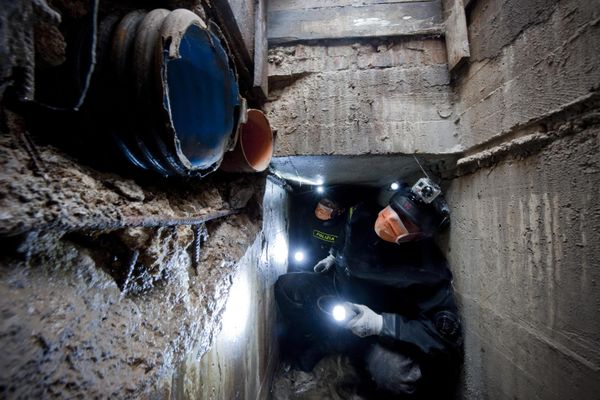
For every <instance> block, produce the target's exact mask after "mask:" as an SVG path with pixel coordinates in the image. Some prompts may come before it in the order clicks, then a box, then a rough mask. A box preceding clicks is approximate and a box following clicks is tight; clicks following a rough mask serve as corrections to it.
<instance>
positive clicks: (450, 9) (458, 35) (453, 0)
mask: <svg viewBox="0 0 600 400" xmlns="http://www.w3.org/2000/svg"><path fill="white" fill-rule="evenodd" d="M442 5H443V8H444V17H445V19H446V22H445V24H446V52H447V54H448V69H449V70H450V71H453V70H455V69H456V68H457V67H459V66H460V65H461V64H462V63H463V62H465V61H466V60H468V59H469V57H470V56H471V52H470V50H469V33H468V30H467V18H466V16H465V6H464V3H463V0H442Z"/></svg>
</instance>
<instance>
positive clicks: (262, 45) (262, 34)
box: [253, 0, 269, 100]
mask: <svg viewBox="0 0 600 400" xmlns="http://www.w3.org/2000/svg"><path fill="white" fill-rule="evenodd" d="M255 10H256V12H255V24H254V26H255V28H256V29H255V32H254V84H253V90H254V92H255V94H256V96H257V97H258V98H260V99H262V100H266V99H267V94H268V93H269V83H268V82H269V69H268V65H267V57H268V51H269V45H268V43H267V0H256V7H255Z"/></svg>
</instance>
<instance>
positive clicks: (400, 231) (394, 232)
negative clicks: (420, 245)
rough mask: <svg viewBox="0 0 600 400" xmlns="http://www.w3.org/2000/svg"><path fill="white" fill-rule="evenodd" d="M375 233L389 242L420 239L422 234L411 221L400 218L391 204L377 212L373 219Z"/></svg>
mask: <svg viewBox="0 0 600 400" xmlns="http://www.w3.org/2000/svg"><path fill="white" fill-rule="evenodd" d="M375 233H376V234H377V236H379V237H380V238H381V239H383V240H385V241H386V242H390V243H403V242H409V241H411V240H417V239H420V238H421V237H422V236H423V234H422V233H421V231H420V230H419V228H418V227H417V226H416V225H414V224H413V223H412V222H410V221H409V220H406V219H402V218H401V217H400V216H399V215H398V213H396V211H394V209H393V208H392V207H391V206H387V207H386V208H384V209H383V210H381V211H380V212H379V215H378V216H377V221H375Z"/></svg>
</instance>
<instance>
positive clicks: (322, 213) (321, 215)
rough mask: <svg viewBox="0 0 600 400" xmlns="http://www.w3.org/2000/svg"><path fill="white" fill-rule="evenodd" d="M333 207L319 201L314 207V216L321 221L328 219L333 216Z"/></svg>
mask: <svg viewBox="0 0 600 400" xmlns="http://www.w3.org/2000/svg"><path fill="white" fill-rule="evenodd" d="M334 212H335V209H333V208H331V207H327V206H326V205H324V204H322V203H320V202H319V204H317V207H316V208H315V216H316V217H317V218H318V219H320V220H321V221H328V220H330V219H331V218H333V213H334Z"/></svg>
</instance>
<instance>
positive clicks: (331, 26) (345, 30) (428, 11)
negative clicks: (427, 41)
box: [267, 0, 443, 45]
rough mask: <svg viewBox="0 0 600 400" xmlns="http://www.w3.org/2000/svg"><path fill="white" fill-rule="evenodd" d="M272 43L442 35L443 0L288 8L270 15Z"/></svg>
mask: <svg viewBox="0 0 600 400" xmlns="http://www.w3.org/2000/svg"><path fill="white" fill-rule="evenodd" d="M267 26H268V28H267V34H268V39H269V44H270V45H272V44H282V43H289V42H295V41H309V40H322V39H343V38H368V37H382V36H402V35H426V34H443V24H442V9H441V3H440V0H435V1H418V2H401V3H393V4H390V3H387V2H386V3H378V4H367V5H346V6H336V7H325V8H312V9H310V8H309V9H289V10H279V11H270V12H269V13H268V22H267Z"/></svg>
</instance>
